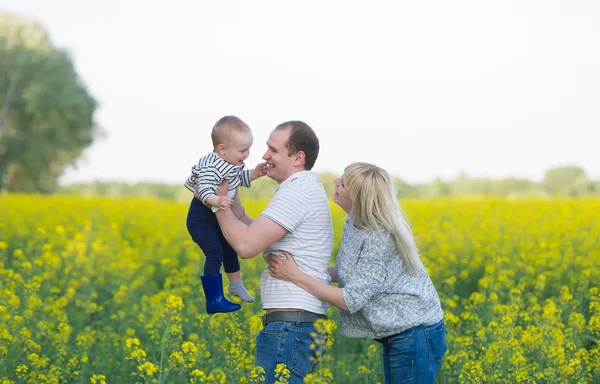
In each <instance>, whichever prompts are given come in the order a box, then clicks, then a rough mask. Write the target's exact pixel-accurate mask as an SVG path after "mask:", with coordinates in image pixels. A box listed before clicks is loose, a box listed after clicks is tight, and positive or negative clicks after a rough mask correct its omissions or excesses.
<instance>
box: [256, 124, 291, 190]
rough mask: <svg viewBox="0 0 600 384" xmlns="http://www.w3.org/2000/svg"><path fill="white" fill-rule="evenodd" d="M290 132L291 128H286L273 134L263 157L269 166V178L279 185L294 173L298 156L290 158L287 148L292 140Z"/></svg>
mask: <svg viewBox="0 0 600 384" xmlns="http://www.w3.org/2000/svg"><path fill="white" fill-rule="evenodd" d="M290 131H291V129H290V128H284V129H276V130H274V131H273V132H271V135H270V136H269V140H267V152H265V154H264V155H263V157H262V158H263V160H265V161H266V162H267V165H268V166H269V170H268V171H267V176H269V177H270V178H271V179H273V180H275V181H276V182H278V183H279V184H281V183H283V182H284V181H285V180H286V179H287V178H288V177H289V176H291V175H292V173H293V171H294V160H295V158H296V155H291V156H288V148H287V146H286V144H287V142H288V140H289V138H290Z"/></svg>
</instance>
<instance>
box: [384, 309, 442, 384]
mask: <svg viewBox="0 0 600 384" xmlns="http://www.w3.org/2000/svg"><path fill="white" fill-rule="evenodd" d="M378 341H379V342H380V343H382V344H383V371H384V375H385V384H399V383H402V384H408V383H410V384H421V383H423V384H425V383H433V382H434V381H435V376H436V374H437V372H438V370H439V369H440V364H441V362H442V357H443V356H444V353H446V350H447V346H446V328H445V327H444V320H443V319H442V320H440V321H439V322H438V323H435V324H433V325H425V326H418V327H414V328H411V329H409V330H406V331H404V332H402V333H399V334H397V335H393V336H391V337H388V338H386V339H379V340H378Z"/></svg>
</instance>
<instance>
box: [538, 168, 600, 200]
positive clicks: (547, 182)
mask: <svg viewBox="0 0 600 384" xmlns="http://www.w3.org/2000/svg"><path fill="white" fill-rule="evenodd" d="M543 184H544V188H546V190H547V191H548V193H550V194H551V195H559V196H584V195H587V194H588V193H589V192H590V189H592V185H591V184H590V180H589V179H588V177H587V175H586V173H585V171H584V170H583V169H582V168H580V167H574V166H563V167H557V168H552V169H550V170H549V171H548V172H546V175H545V176H544V182H543Z"/></svg>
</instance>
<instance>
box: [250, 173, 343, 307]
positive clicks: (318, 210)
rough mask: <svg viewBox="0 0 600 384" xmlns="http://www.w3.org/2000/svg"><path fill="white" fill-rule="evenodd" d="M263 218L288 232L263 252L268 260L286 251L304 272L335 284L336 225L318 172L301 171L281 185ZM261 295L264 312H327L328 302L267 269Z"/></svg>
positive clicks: (261, 281)
mask: <svg viewBox="0 0 600 384" xmlns="http://www.w3.org/2000/svg"><path fill="white" fill-rule="evenodd" d="M261 215H263V216H265V217H267V218H269V219H271V220H273V221H275V222H276V223H278V224H279V225H281V226H282V227H284V228H285V229H287V231H288V232H287V233H286V234H285V235H284V236H283V237H282V238H281V239H279V240H278V241H276V242H275V243H273V244H271V245H270V246H268V247H267V248H266V249H265V250H264V251H263V257H264V258H265V261H267V257H268V255H269V253H271V252H273V253H279V254H281V253H280V252H281V251H286V252H289V253H290V254H292V256H294V259H295V260H296V263H297V264H298V266H299V267H300V269H301V270H302V271H304V272H306V273H307V274H309V275H311V276H312V277H315V278H317V279H319V280H321V281H322V282H324V283H325V284H329V283H330V282H331V277H330V276H329V273H328V272H327V268H328V266H329V259H330V258H331V252H332V247H333V226H332V224H331V213H330V212H329V200H328V198H327V193H326V192H325V188H323V184H321V183H320V182H319V181H318V180H317V174H316V173H315V172H310V171H301V172H297V173H295V174H293V175H292V176H290V177H289V178H288V179H287V180H285V181H284V182H283V183H281V184H280V185H279V188H278V189H277V191H276V192H275V196H273V198H272V199H271V201H270V202H269V205H268V206H267V208H265V210H264V211H263V212H262V213H261ZM277 251H279V252H277ZM260 295H261V299H262V303H263V309H270V308H299V309H303V310H305V311H310V312H315V313H322V314H326V313H327V303H326V302H325V301H322V300H320V299H318V298H316V297H315V296H313V295H311V294H310V293H308V292H306V291H305V290H304V289H302V288H300V287H298V286H297V285H295V284H294V283H292V282H289V281H283V280H278V279H276V278H274V277H271V275H270V274H269V270H268V269H267V268H265V270H264V271H263V273H262V275H261V277H260Z"/></svg>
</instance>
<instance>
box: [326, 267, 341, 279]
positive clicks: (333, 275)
mask: <svg viewBox="0 0 600 384" xmlns="http://www.w3.org/2000/svg"><path fill="white" fill-rule="evenodd" d="M327 272H329V276H331V281H332V282H333V283H337V282H338V275H337V265H334V266H333V267H329V268H327Z"/></svg>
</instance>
